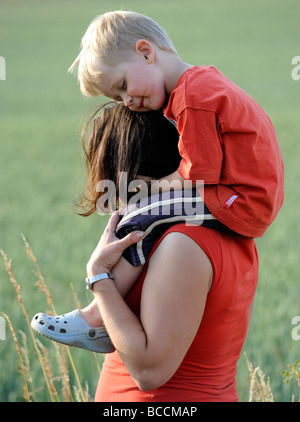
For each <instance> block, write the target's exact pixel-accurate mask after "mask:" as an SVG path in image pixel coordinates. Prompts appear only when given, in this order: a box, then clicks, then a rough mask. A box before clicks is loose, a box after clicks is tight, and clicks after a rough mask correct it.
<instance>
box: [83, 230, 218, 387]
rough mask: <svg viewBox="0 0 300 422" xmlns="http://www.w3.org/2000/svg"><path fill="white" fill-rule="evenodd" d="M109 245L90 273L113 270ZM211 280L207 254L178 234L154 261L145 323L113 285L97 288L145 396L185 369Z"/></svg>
mask: <svg viewBox="0 0 300 422" xmlns="http://www.w3.org/2000/svg"><path fill="white" fill-rule="evenodd" d="M105 243H106V246H105V247H104V249H102V252H100V253H99V254H98V257H100V259H98V260H97V261H96V262H95V261H94V262H93V264H94V266H93V265H92V266H91V267H90V268H93V267H94V268H97V269H98V270H99V269H101V271H109V270H110V268H108V267H107V265H106V259H105V256H107V255H106V254H105V253H104V252H105V250H107V248H110V249H111V243H110V242H105V241H104V244H105ZM118 247H119V245H118ZM103 251H104V252H103ZM90 275H94V274H90ZM211 280H212V267H211V263H210V261H209V259H208V258H207V256H206V255H205V253H204V252H203V250H202V249H201V248H200V247H199V246H198V245H197V244H196V243H195V242H194V241H193V240H192V239H191V238H189V237H188V236H186V235H184V234H182V233H178V232H176V233H171V234H169V235H167V236H166V237H165V238H164V239H163V241H162V242H161V244H160V245H159V246H158V248H157V249H156V251H155V252H154V254H153V256H152V257H151V260H150V262H149V268H148V271H147V275H146V278H145V281H144V285H143V291H142V298H141V315H140V319H139V318H137V317H136V316H135V314H134V313H133V312H132V311H131V310H130V309H129V308H128V306H127V304H126V303H125V302H124V300H123V299H122V297H121V295H120V293H119V292H118V289H117V288H116V286H115V284H114V282H113V281H112V280H109V279H106V280H103V281H101V282H98V283H95V285H94V294H95V298H96V300H97V303H98V305H99V307H100V309H101V314H102V317H103V321H104V324H105V326H106V329H107V331H108V333H109V335H110V337H111V339H112V341H113V343H114V345H115V347H116V349H117V350H118V352H119V354H120V356H121V358H122V360H123V362H124V364H125V366H126V367H127V369H128V371H129V373H130V374H131V376H132V377H133V379H134V380H135V382H136V383H137V385H138V387H139V388H140V389H141V390H144V391H147V390H152V389H154V388H157V387H159V386H160V385H162V384H164V383H165V382H167V381H168V380H169V379H170V378H171V376H172V375H173V374H174V372H175V371H176V370H177V368H178V367H179V365H180V363H181V361H182V359H183V358H184V356H185V354H186V352H187V350H188V348H189V347H190V345H191V343H192V341H193V339H194V337H195V334H196V332H197V330H198V328H199V324H200V322H201V318H202V315H203V311H204V307H205V302H206V297H207V293H208V291H209V288H210V285H211Z"/></svg>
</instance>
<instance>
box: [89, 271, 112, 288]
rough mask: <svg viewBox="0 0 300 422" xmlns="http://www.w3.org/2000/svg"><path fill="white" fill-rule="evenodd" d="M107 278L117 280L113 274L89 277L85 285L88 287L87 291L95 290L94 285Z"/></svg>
mask: <svg viewBox="0 0 300 422" xmlns="http://www.w3.org/2000/svg"><path fill="white" fill-rule="evenodd" d="M106 278H110V279H112V280H114V279H115V277H114V276H113V274H112V273H101V274H96V275H93V276H92V277H90V278H88V277H87V278H86V279H85V285H86V288H87V290H93V284H94V283H96V281H101V280H104V279H106Z"/></svg>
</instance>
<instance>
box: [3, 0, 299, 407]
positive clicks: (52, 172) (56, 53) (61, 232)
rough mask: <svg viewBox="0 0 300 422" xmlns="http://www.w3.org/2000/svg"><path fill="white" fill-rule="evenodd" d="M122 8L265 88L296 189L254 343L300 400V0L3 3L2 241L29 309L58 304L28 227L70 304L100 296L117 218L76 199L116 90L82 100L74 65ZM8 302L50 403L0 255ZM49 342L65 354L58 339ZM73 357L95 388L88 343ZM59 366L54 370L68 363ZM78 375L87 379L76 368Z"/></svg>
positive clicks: (261, 300)
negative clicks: (99, 119) (103, 257)
mask: <svg viewBox="0 0 300 422" xmlns="http://www.w3.org/2000/svg"><path fill="white" fill-rule="evenodd" d="M119 8H123V9H130V10H135V11H138V12H141V13H145V14H147V15H149V16H151V17H152V18H154V19H155V20H157V21H158V22H159V23H160V24H161V25H162V26H163V27H164V28H165V29H166V30H167V32H168V33H169V35H170V37H171V38H172V40H173V42H174V44H175V46H176V47H177V50H178V52H179V54H180V56H181V57H182V58H183V60H185V61H186V62H188V63H191V64H195V65H201V64H206V65H209V64H213V65H215V66H217V67H218V68H219V69H220V70H221V71H222V72H223V73H225V74H226V75H227V76H228V77H229V78H230V79H232V80H233V81H234V82H235V83H237V84H238V85H240V86H241V87H242V88H243V89H244V90H246V91H247V92H248V93H249V94H250V95H252V96H253V97H254V98H255V99H256V100H257V101H258V102H259V103H260V104H261V106H262V107H263V108H264V109H265V111H266V112H267V113H268V114H269V116H270V117H271V119H272V121H273V123H274V126H275V129H276V131H277V134H278V137H279V141H280V145H281V148H282V152H283V156H284V161H285V168H286V199H285V204H284V206H283V208H282V211H281V212H280V215H279V217H278V218H277V220H276V221H275V223H274V224H273V225H272V226H271V228H270V229H269V230H268V232H267V234H266V235H265V236H264V237H263V238H261V239H259V240H258V242H257V243H258V248H259V256H260V279H259V286H258V291H257V297H256V306H255V310H254V315H253V319H252V324H251V327H250V330H249V333H248V337H247V340H246V343H245V347H244V351H245V352H247V355H248V358H249V360H250V361H251V362H252V363H253V366H254V367H257V366H260V367H261V368H262V370H263V371H264V373H265V374H266V377H269V378H270V385H271V388H272V391H273V394H274V399H275V401H291V400H292V395H294V396H295V400H298V396H299V388H298V387H297V385H296V384H295V383H294V384H292V385H288V384H286V383H285V382H283V380H282V376H281V372H282V371H283V370H284V369H285V368H286V366H287V365H288V364H291V363H293V362H295V361H296V360H297V359H300V340H299V341H296V340H293V339H292V336H291V332H292V329H293V328H294V326H293V325H292V323H291V321H292V318H293V317H294V316H296V315H300V288H299V269H300V246H299V239H300V225H299V222H298V215H299V209H300V189H299V188H298V187H297V186H298V180H300V166H299V158H300V142H299V134H300V118H299V116H300V80H298V81H297V80H293V79H292V76H291V72H292V69H293V66H292V64H291V61H292V58H293V57H294V56H300V44H299V39H300V30H299V28H300V27H299V21H300V8H299V2H298V1H297V0H285V1H279V0H264V1H263V2H262V1H258V0H253V1H251V2H250V1H248V2H246V1H245V2H241V1H237V0H213V1H210V2H208V1H204V0H199V1H196V0H186V1H185V2H182V1H179V0H164V1H157V0H151V1H147V2H146V1H138V0H135V1H134V0H122V1H121V0H120V1H117V0H107V1H104V0H98V1H94V0H88V1H85V2H83V1H79V0H72V1H71V0H59V1H58V0H52V1H51V2H46V1H45V0H40V1H37V0H36V1H32V0H27V1H26V2H25V1H24V0H1V2H0V56H2V57H4V58H5V63H6V80H0V142H1V150H0V187H1V195H0V198H1V206H0V247H1V248H2V249H3V250H4V251H5V253H6V254H7V255H8V257H9V259H11V261H12V268H13V271H14V275H15V278H16V280H17V282H18V283H19V284H20V286H21V291H22V297H23V300H24V303H25V306H26V308H27V311H28V313H29V315H30V317H31V316H33V315H34V314H35V313H36V312H38V311H43V310H47V309H48V304H47V303H46V299H45V296H44V295H43V294H42V293H41V292H39V290H38V289H37V287H36V286H34V284H35V282H36V280H37V277H36V275H35V273H34V266H33V263H32V262H31V261H30V260H29V259H28V257H27V255H26V251H25V248H24V243H23V240H22V237H21V234H23V235H24V236H25V237H26V239H27V241H28V242H29V244H30V246H31V248H32V250H33V252H34V254H35V256H36V258H37V260H38V263H39V266H40V268H41V271H42V273H43V275H44V277H45V280H46V282H47V285H48V287H49V289H50V291H51V293H52V295H53V300H54V303H55V307H56V309H57V311H58V312H59V313H63V312H66V311H69V310H72V309H73V308H74V299H73V297H72V294H71V289H70V283H72V284H73V285H74V288H75V290H76V293H77V295H78V297H79V299H80V301H81V303H82V304H85V303H87V302H88V301H89V300H90V299H91V296H88V295H86V293H85V290H84V285H83V279H84V277H85V265H86V262H87V260H88V258H89V256H90V253H91V251H92V250H93V248H94V247H95V245H96V243H97V242H98V239H99V237H100V235H101V232H102V230H103V227H104V225H105V223H106V217H100V216H98V215H94V216H92V217H89V218H82V217H79V216H78V215H77V214H76V212H75V211H76V208H75V206H74V200H76V198H77V197H78V192H79V191H80V189H81V188H82V186H83V175H84V169H83V155H82V151H81V146H80V139H79V134H80V131H81V126H82V123H83V121H84V120H85V118H86V116H87V114H88V113H89V112H90V110H91V108H92V107H94V106H95V105H96V104H98V103H100V102H103V101H104V98H99V99H97V100H95V99H88V98H83V96H82V95H81V94H80V92H79V88H78V85H77V82H76V78H75V77H74V76H72V75H70V74H68V73H67V69H68V67H69V65H70V64H71V63H72V61H73V59H74V58H75V56H76V54H77V52H78V51H79V43H80V38H81V36H82V35H83V33H84V31H85V29H86V27H87V25H88V24H89V22H90V21H91V20H92V19H93V18H94V17H95V16H96V15H98V14H100V13H103V12H105V11H108V10H113V9H119ZM299 73H300V72H299ZM1 312H4V313H6V314H7V315H8V316H9V318H10V319H11V322H12V324H13V327H14V329H15V331H16V332H17V336H18V339H19V340H20V342H21V334H20V333H19V330H22V331H23V332H24V333H25V334H26V336H27V337H28V342H29V354H30V361H31V371H32V376H33V380H34V383H35V387H36V390H37V391H38V393H37V395H38V400H41V401H47V400H49V395H48V392H47V389H45V385H44V382H43V375H42V373H41V369H40V366H39V363H38V361H37V357H36V354H35V351H34V349H33V347H32V344H31V342H30V333H29V329H28V326H27V324H26V321H25V319H24V316H23V313H22V311H21V308H20V306H19V303H18V302H17V300H16V295H15V292H14V289H13V287H12V285H11V283H10V282H9V277H8V274H7V272H6V271H5V266H4V263H3V262H2V260H1V259H0V313H1ZM43 344H45V345H47V346H48V349H49V353H50V355H51V359H52V358H53V355H54V353H55V351H54V348H53V345H52V343H50V342H47V341H46V340H45V341H43ZM72 356H73V359H74V361H75V364H76V368H77V370H78V374H79V377H80V380H81V382H82V384H83V385H84V384H85V382H87V383H88V385H89V389H90V394H91V395H92V396H93V393H94V390H95V387H96V384H97V381H98V373H97V370H96V364H95V360H94V358H93V357H92V356H91V354H89V353H88V352H85V351H81V350H72ZM100 362H101V357H100ZM54 364H55V362H54ZM53 372H54V376H55V375H56V374H55V372H57V370H56V369H55V366H54V367H53ZM56 382H57V383H59V381H56ZM237 382H238V392H239V394H240V399H241V401H247V400H248V392H249V379H248V370H247V366H246V362H245V358H244V355H242V356H241V359H240V362H239V366H238V374H237ZM70 383H71V384H75V381H74V380H73V375H72V371H71V381H70ZM22 400H24V399H23V379H22V376H21V374H20V373H19V362H18V355H17V351H16V348H15V344H14V341H13V339H12V336H11V335H10V332H9V330H8V327H6V340H0V401H2V402H8V401H9V402H14V401H22Z"/></svg>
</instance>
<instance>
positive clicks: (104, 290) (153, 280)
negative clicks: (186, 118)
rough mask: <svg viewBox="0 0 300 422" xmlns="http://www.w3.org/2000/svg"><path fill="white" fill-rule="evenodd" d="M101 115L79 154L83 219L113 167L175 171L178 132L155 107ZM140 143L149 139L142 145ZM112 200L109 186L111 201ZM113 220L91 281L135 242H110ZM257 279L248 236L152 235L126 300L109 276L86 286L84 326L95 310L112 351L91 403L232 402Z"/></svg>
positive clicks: (201, 231) (207, 232)
mask: <svg viewBox="0 0 300 422" xmlns="http://www.w3.org/2000/svg"><path fill="white" fill-rule="evenodd" d="M105 115H106V116H107V117H108V119H111V120H110V122H109V124H107V123H108V121H107V122H104V123H105V124H103V120H102V123H101V125H100V127H97V126H96V127H95V125H94V133H93V134H92V137H91V138H90V139H92V140H93V142H90V143H89V147H88V151H87V161H88V166H89V168H90V173H89V182H90V183H89V184H88V185H89V188H90V189H89V190H90V194H91V196H90V197H88V200H87V203H88V205H89V206H90V210H88V211H87V212H86V213H85V215H89V214H91V213H92V212H93V211H95V210H96V206H97V201H98V199H99V197H100V198H101V195H100V193H99V192H97V189H96V186H97V182H98V181H99V180H103V179H104V178H106V179H109V180H113V181H114V182H115V184H116V185H117V186H118V176H119V172H120V170H126V171H127V172H128V175H129V178H128V182H130V181H131V180H133V179H134V178H135V177H136V176H137V175H140V174H141V175H142V176H151V177H152V178H153V177H154V178H160V177H162V176H163V175H164V174H169V173H171V172H172V171H174V170H176V168H177V166H178V160H179V159H180V157H179V155H178V151H177V132H176V130H175V132H174V128H173V127H172V124H171V123H169V122H168V124H167V125H166V119H165V118H164V117H163V115H162V114H161V112H153V113H151V112H148V113H146V114H141V115H137V114H135V113H132V112H131V111H130V110H128V109H127V108H126V107H124V106H122V105H114V106H113V108H112V109H110V110H108V111H107V112H106V113H104V116H105ZM171 127H172V128H173V133H172V129H171ZM128 128H131V129H133V130H129V129H128ZM163 128H164V129H163ZM102 129H103V130H104V132H105V130H106V133H104V132H103V131H102ZM141 130H142V133H141ZM124 133H125V134H128V136H127V135H126V136H124ZM129 133H130V136H129ZM150 134H151V135H152V137H151V136H150ZM97 137H98V138H97ZM97 139H98V140H97ZM120 139H122V142H123V141H124V139H125V141H126V142H125V144H124V143H120ZM141 139H143V140H148V144H144V145H142V144H141ZM149 139H150V142H149ZM120 145H122V148H120ZM99 151H101V153H99ZM141 151H143V154H141ZM141 157H142V159H141ZM99 160H100V161H101V163H102V164H101V165H100V166H99V163H100V161H99ZM111 163H112V165H110V164H111ZM166 164H168V168H166ZM99 168H101V169H105V175H104V174H99ZM100 173H101V172H100ZM104 176H105V177H104ZM138 177H139V179H140V178H141V177H140V176H138ZM147 180H148V178H147ZM119 197H120V192H118V191H117V192H116V199H117V202H118V200H119ZM110 199H111V198H110V197H108V198H107V200H108V202H110ZM119 219H120V218H119V215H118V213H114V214H113V215H112V217H111V219H110V221H109V223H108V225H107V227H106V229H105V231H104V233H103V235H102V237H101V239H100V242H99V244H98V245H97V247H96V249H95V250H94V252H93V254H92V255H91V258H90V260H89V262H88V264H87V276H88V279H90V280H91V279H92V278H93V277H95V276H98V275H99V274H100V275H101V274H106V275H107V274H109V275H111V273H113V275H115V274H118V270H119V268H120V267H122V266H123V265H124V258H123V256H122V255H123V253H124V251H125V250H128V248H129V247H130V246H131V245H133V244H135V243H136V242H137V241H138V239H139V238H138V237H136V234H137V232H132V233H129V235H127V236H125V237H124V238H123V239H122V240H120V239H118V238H117V237H116V229H117V225H118V223H119ZM128 265H130V264H128ZM130 271H131V270H130ZM122 275H123V277H124V275H125V272H124V271H122ZM257 277H258V260H257V251H256V245H255V242H254V240H251V239H248V238H245V237H242V236H239V235H235V234H234V233H232V232H231V233H226V232H225V231H217V230H212V229H209V228H205V227H203V226H199V225H185V224H177V225H175V226H172V227H171V228H169V229H168V230H167V231H166V232H165V233H164V234H163V235H161V236H160V238H159V239H158V240H157V241H156V243H155V245H154V246H153V248H152V250H151V253H150V256H149V257H148V259H147V262H146V265H145V266H144V268H143V270H142V273H141V274H140V272H139V278H138V281H137V282H136V284H135V285H134V287H133V288H132V289H131V290H130V291H129V293H128V292H127V293H128V294H127V297H126V299H125V300H124V298H123V297H124V296H125V292H124V291H121V292H120V286H119V285H118V277H115V278H116V279H115V280H113V279H112V278H111V277H108V278H107V277H106V278H103V279H102V280H100V281H96V282H94V283H93V295H94V298H95V300H94V301H93V302H92V305H90V306H88V307H87V308H86V309H84V310H82V311H81V315H82V316H83V317H84V319H85V320H86V321H87V322H89V323H90V324H92V323H93V322H95V321H94V318H95V314H96V315H97V318H99V315H100V313H101V319H102V321H103V323H104V325H105V328H106V330H107V332H108V334H109V337H110V339H111V341H112V343H113V345H114V347H115V349H116V351H115V352H113V353H110V354H108V355H106V358H105V361H104V364H103V368H102V371H101V375H100V379H99V383H98V387H97V391H96V396H95V400H96V401H109V402H114V401H117V402H120V401H121V402H122V401H132V402H138V401H147V402H148V401H158V402H162V401H165V402H171V401H180V402H185V401H196V402H197V401H237V400H238V396H237V392H236V385H235V384H236V382H235V375H236V367H237V361H238V359H239V356H240V353H241V350H242V347H243V344H244V340H245V337H246V333H247V329H248V325H249V320H250V310H251V307H252V303H253V299H254V294H255V290H256V285H257ZM95 305H97V306H95ZM95 308H96V312H95ZM99 310H100V312H99ZM79 347H82V346H79ZM90 350H91V349H90Z"/></svg>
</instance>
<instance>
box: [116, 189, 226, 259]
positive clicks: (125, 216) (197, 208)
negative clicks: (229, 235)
mask: <svg viewBox="0 0 300 422" xmlns="http://www.w3.org/2000/svg"><path fill="white" fill-rule="evenodd" d="M119 213H120V216H121V220H120V222H119V224H118V227H117V230H116V236H117V237H118V238H119V239H122V238H123V237H125V236H126V235H127V234H129V233H130V232H132V231H136V230H141V231H143V232H144V233H145V235H144V237H143V238H142V240H140V241H139V242H137V243H135V244H133V245H131V246H130V247H129V248H127V249H126V250H125V251H124V253H123V256H124V257H125V259H126V260H127V261H128V262H129V263H131V264H132V265H134V266H139V265H143V264H145V262H146V261H147V258H148V256H149V254H150V251H151V249H152V246H153V243H154V242H155V241H156V240H157V239H158V238H159V237H160V236H162V234H163V233H164V232H165V231H166V230H167V229H168V228H169V227H171V226H172V225H174V224H180V223H185V224H191V225H199V226H200V225H201V226H204V227H208V228H211V229H215V230H219V231H229V229H227V227H226V226H224V225H223V224H222V223H220V222H219V221H218V220H217V219H216V218H215V217H214V216H213V215H212V214H211V213H210V211H209V209H208V208H207V207H206V205H205V203H204V201H203V199H202V197H201V196H200V194H199V192H198V191H197V190H196V189H190V190H186V189H185V190H182V191H169V192H163V193H160V194H157V195H152V196H148V197H145V198H142V199H140V200H139V201H138V202H137V203H134V204H129V205H128V206H126V207H125V208H123V209H122V210H120V211H119Z"/></svg>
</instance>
